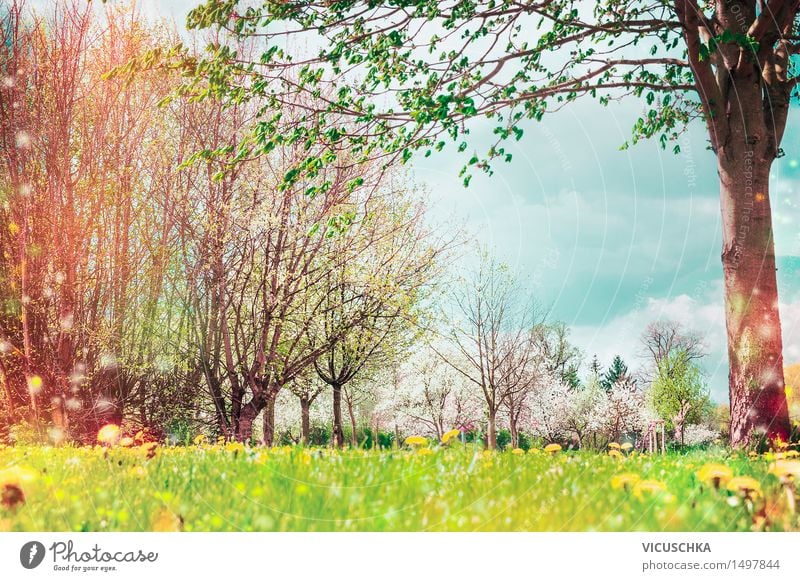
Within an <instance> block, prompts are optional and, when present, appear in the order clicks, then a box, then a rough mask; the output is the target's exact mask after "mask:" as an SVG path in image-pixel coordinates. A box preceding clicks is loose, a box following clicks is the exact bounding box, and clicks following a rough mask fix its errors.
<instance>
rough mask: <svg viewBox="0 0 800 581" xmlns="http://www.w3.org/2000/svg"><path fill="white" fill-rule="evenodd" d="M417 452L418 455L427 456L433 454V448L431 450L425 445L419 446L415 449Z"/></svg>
mask: <svg viewBox="0 0 800 581" xmlns="http://www.w3.org/2000/svg"><path fill="white" fill-rule="evenodd" d="M417 454H419V455H420V456H429V455H431V454H433V450H431V449H430V448H427V447H426V448H420V449H419V450H418V451H417Z"/></svg>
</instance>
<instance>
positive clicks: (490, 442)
mask: <svg viewBox="0 0 800 581" xmlns="http://www.w3.org/2000/svg"><path fill="white" fill-rule="evenodd" d="M486 447H487V448H488V449H489V450H495V449H497V412H496V411H490V412H489V429H488V431H487V433H486Z"/></svg>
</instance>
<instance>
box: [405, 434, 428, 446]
mask: <svg viewBox="0 0 800 581" xmlns="http://www.w3.org/2000/svg"><path fill="white" fill-rule="evenodd" d="M427 443H428V440H427V438H423V437H422V436H409V437H408V438H406V446H424V445H425V444H427Z"/></svg>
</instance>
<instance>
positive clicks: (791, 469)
mask: <svg viewBox="0 0 800 581" xmlns="http://www.w3.org/2000/svg"><path fill="white" fill-rule="evenodd" d="M769 473H770V474H774V475H775V476H777V477H778V478H780V479H781V480H783V481H784V482H795V481H796V480H799V479H800V460H779V461H777V462H775V463H774V464H771V465H770V467H769Z"/></svg>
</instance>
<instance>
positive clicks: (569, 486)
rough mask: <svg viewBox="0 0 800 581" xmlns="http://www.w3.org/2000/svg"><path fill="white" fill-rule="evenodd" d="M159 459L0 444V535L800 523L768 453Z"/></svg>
mask: <svg viewBox="0 0 800 581" xmlns="http://www.w3.org/2000/svg"><path fill="white" fill-rule="evenodd" d="M154 452H155V454H154V455H153V452H150V453H149V454H148V450H146V449H144V448H130V449H128V448H119V447H117V448H110V449H109V448H100V447H95V448H68V447H67V448H46V447H22V446H19V447H6V448H0V489H2V491H3V501H4V504H5V506H4V507H3V506H0V530H11V531H147V530H185V531H689V530H691V531H748V530H799V529H800V527H799V526H798V525H799V524H800V523H799V521H798V518H797V515H796V514H794V512H793V507H792V503H791V499H789V496H788V495H789V494H790V493H792V492H793V483H791V482H789V481H788V480H785V481H784V482H783V483H782V482H781V481H780V480H779V479H778V477H777V476H775V475H773V474H770V473H769V467H770V465H771V464H772V463H773V461H774V456H769V455H768V456H766V457H765V456H759V457H755V458H748V457H747V456H746V455H744V454H734V453H730V452H726V451H724V450H719V451H714V452H696V453H692V454H689V455H677V454H668V455H665V456H659V455H656V456H647V455H635V454H634V455H633V456H630V457H623V458H614V457H611V456H608V455H599V454H593V453H589V452H585V453H584V452H559V453H556V454H554V455H549V454H545V453H543V452H537V453H528V454H513V453H511V452H502V453H489V452H482V451H478V450H476V449H475V448H473V447H467V448H462V447H460V446H458V447H456V448H453V449H434V450H433V451H430V450H428V449H425V450H423V451H422V452H420V451H411V450H396V451H383V452H376V451H343V452H335V451H332V450H327V449H326V450H316V449H302V448H275V449H271V450H263V449H249V448H244V447H242V446H241V445H239V444H228V445H226V446H192V447H174V448H164V447H159V448H157V449H155V450H154ZM148 455H149V456H152V457H150V458H148ZM791 462H796V461H790V463H791ZM708 463H718V464H722V465H724V466H727V467H729V468H730V470H731V472H732V474H733V475H736V476H740V475H741V476H750V477H752V478H754V479H755V480H756V481H757V482H758V484H759V485H760V488H761V491H760V492H757V491H749V490H739V489H737V490H734V491H729V490H728V489H727V487H726V486H725V481H726V480H727V477H725V478H723V481H722V485H721V486H720V487H719V489H715V487H714V486H713V482H712V481H709V482H701V481H700V479H699V478H700V477H699V476H698V474H697V472H698V470H699V469H700V468H701V467H702V466H704V465H706V464H708ZM798 464H800V463H798ZM620 474H630V475H633V476H631V477H630V478H631V482H630V483H629V484H628V485H626V486H623V485H622V484H621V482H619V479H617V481H615V483H616V484H617V487H616V488H615V487H614V486H613V485H612V480H613V479H614V477H615V476H619V475H620ZM637 478H638V479H639V480H640V483H639V485H638V486H637V485H636V484H635V482H633V481H635V480H636V479H637ZM641 480H644V481H645V482H644V484H642V483H641ZM734 488H735V487H734ZM19 491H21V492H22V493H23V495H24V500H22V499H21V498H20V496H19V494H17V493H18V492H19Z"/></svg>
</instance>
